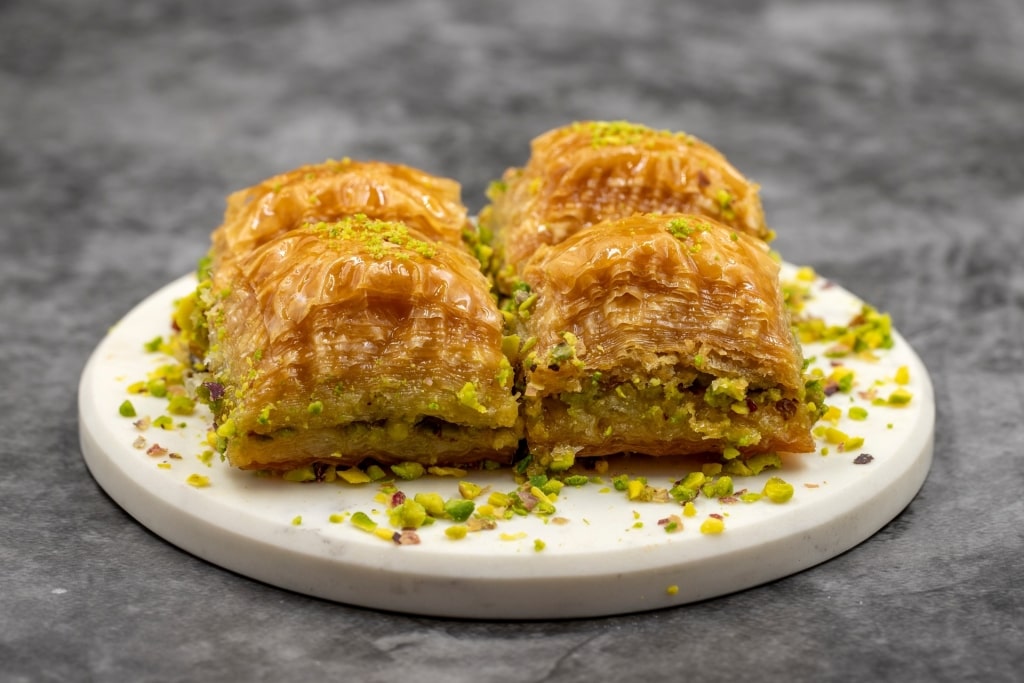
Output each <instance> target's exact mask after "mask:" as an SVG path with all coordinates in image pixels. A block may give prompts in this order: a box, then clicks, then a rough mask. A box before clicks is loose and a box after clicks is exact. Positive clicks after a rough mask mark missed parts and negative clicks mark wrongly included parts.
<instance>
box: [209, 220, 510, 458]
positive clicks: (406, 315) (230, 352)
mask: <svg viewBox="0 0 1024 683" xmlns="http://www.w3.org/2000/svg"><path fill="white" fill-rule="evenodd" d="M234 275H235V280H234V282H233V283H232V286H231V288H230V291H228V292H227V293H225V294H224V296H223V298H222V299H221V300H219V301H218V302H217V303H215V304H214V305H213V306H212V307H211V308H210V309H209V311H208V313H207V317H208V320H209V321H210V329H211V331H212V332H211V337H210V347H209V352H208V354H207V360H208V363H209V366H210V368H211V370H212V371H213V373H214V375H215V377H216V378H217V380H218V381H219V382H220V383H221V384H222V385H223V387H224V394H223V397H222V398H221V399H220V401H218V402H217V405H216V410H217V416H218V423H219V424H220V428H219V430H218V433H220V434H222V435H223V436H225V437H226V438H227V455H228V457H229V459H230V460H231V462H232V463H233V464H235V465H237V466H239V467H260V468H271V467H280V468H290V467H295V466H297V465H299V464H303V463H308V462H309V461H311V460H321V461H330V462H338V463H347V464H356V463H358V462H360V461H361V460H363V459H364V458H366V457H373V458H376V459H378V460H381V461H385V462H387V461H402V460H409V459H415V460H420V461H421V462H425V463H431V464H435V463H447V462H461V461H466V460H474V459H480V458H484V457H488V458H495V459H502V458H504V459H507V457H508V456H509V455H511V453H512V452H513V451H514V449H515V447H516V445H517V443H518V440H519V436H520V429H519V415H518V405H517V400H516V397H515V396H514V395H513V393H512V380H513V376H512V368H511V366H510V365H509V362H508V359H507V358H506V357H505V355H504V353H503V352H502V337H503V335H502V317H501V315H500V313H499V312H498V310H497V308H496V306H495V303H494V300H493V299H492V297H491V295H490V291H489V290H490V286H489V283H488V281H487V279H486V278H485V277H484V276H483V274H482V273H481V272H480V269H479V266H478V264H477V262H476V260H475V259H474V258H473V257H472V256H470V255H469V254H468V253H467V252H466V251H465V250H463V249H461V248H459V247H456V246H452V245H450V244H447V243H444V242H431V241H428V240H427V239H425V236H424V235H423V234H422V233H419V232H417V231H414V230H412V229H411V228H408V227H407V226H405V225H404V224H401V223H395V222H384V221H375V220H372V219H368V218H365V217H363V216H356V217H353V218H346V219H342V220H341V221H337V222H334V223H316V224H311V225H307V226H305V227H302V228H298V229H295V230H292V231H291V232H288V233H286V234H284V235H282V236H280V237H278V238H276V239H273V240H270V241H269V242H267V243H266V244H264V245H262V246H261V247H259V248H257V249H255V250H253V251H252V252H250V253H248V254H246V255H244V256H240V257H238V258H237V261H236V265H235V269H234Z"/></svg>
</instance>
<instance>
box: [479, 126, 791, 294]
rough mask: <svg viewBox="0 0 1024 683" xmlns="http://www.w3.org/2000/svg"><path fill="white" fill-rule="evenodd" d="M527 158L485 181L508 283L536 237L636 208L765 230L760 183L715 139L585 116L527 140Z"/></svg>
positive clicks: (554, 236)
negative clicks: (743, 171)
mask: <svg viewBox="0 0 1024 683" xmlns="http://www.w3.org/2000/svg"><path fill="white" fill-rule="evenodd" d="M530 149H531V154H530V158H529V161H528V162H527V164H526V166H525V167H523V168H511V169H509V170H508V171H506V172H505V174H504V176H503V177H502V179H501V180H500V181H498V182H496V183H493V184H492V185H491V188H490V189H489V196H490V199H491V204H490V206H488V207H486V208H485V209H484V211H483V212H482V213H481V223H482V225H483V227H485V228H487V229H488V230H490V231H492V232H493V233H494V246H495V248H496V252H497V255H498V260H499V264H498V266H499V267H500V266H504V267H505V268H504V270H503V271H502V272H501V273H500V277H499V284H500V285H501V287H502V288H503V289H504V290H505V291H508V289H509V286H510V285H511V283H513V282H514V280H515V275H516V272H518V270H520V269H521V268H522V267H523V266H525V265H526V263H527V261H528V260H529V259H530V258H531V257H532V256H533V254H534V252H536V251H537V249H538V248H539V247H540V246H541V245H545V244H547V245H550V244H558V243H559V242H561V241H562V240H564V239H566V238H567V237H570V236H571V235H574V234H575V233H577V232H578V231H580V230H581V229H583V228H586V227H588V226H590V225H593V224H594V223H597V222H600V221H603V220H609V219H614V218H625V217H628V216H631V215H633V214H635V213H654V212H657V213H691V214H700V215H703V216H707V217H710V218H714V219H716V220H717V221H719V222H721V223H724V224H726V225H728V226H729V227H731V228H732V229H733V230H735V231H736V232H741V233H745V234H748V235H752V236H754V237H758V238H760V239H765V240H767V239H769V238H770V237H771V231H770V230H769V229H768V227H767V226H766V225H765V222H764V212H763V210H762V208H761V200H760V198H759V196H758V186H757V185H756V184H754V183H751V182H749V181H748V180H747V179H746V178H744V177H743V176H742V175H740V173H739V172H738V171H737V170H736V169H735V168H733V167H732V166H731V165H730V164H729V162H728V161H726V159H725V157H724V156H722V154H721V153H719V152H718V151H717V150H716V149H715V148H713V147H711V146H710V145H707V144H705V143H703V142H701V141H700V140H697V139H696V138H694V137H693V136H691V135H687V134H685V133H672V132H669V131H659V130H653V129H651V128H647V127H646V126H641V125H637V124H632V123H627V122H601V121H590V122H581V123H574V124H571V125H569V126H565V127H563V128H556V129H554V130H552V131H549V132H547V133H544V134H543V135H541V136H539V137H537V138H536V139H534V140H533V142H532V144H531V148H530Z"/></svg>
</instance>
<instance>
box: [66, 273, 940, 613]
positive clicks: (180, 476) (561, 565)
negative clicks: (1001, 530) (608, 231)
mask: <svg viewBox="0 0 1024 683" xmlns="http://www.w3.org/2000/svg"><path fill="white" fill-rule="evenodd" d="M793 271H794V269H793V267H792V266H788V265H787V266H786V269H785V271H784V273H785V275H786V276H787V277H789V276H792V274H793ZM193 285H194V280H193V278H192V277H191V276H186V277H182V278H181V279H179V280H177V281H175V282H173V283H171V284H169V285H167V286H166V287H164V288H163V289H161V290H159V291H158V292H156V293H154V294H153V295H152V296H150V297H149V298H147V299H146V300H145V301H143V302H142V303H140V304H139V305H138V306H137V307H136V308H135V309H134V310H132V311H131V312H130V313H129V314H128V315H127V316H126V317H125V318H124V319H123V320H122V321H121V322H120V323H119V324H117V325H116V326H115V327H114V328H113V329H111V330H110V332H109V334H108V335H107V336H106V338H105V339H103V340H102V342H101V343H100V344H99V346H98V348H97V349H96V350H95V352H94V354H93V356H92V358H91V359H90V361H89V363H88V365H87V366H86V368H85V370H84V372H83V374H82V378H81V384H80V388H79V411H80V436H81V447H82V452H83V454H84V456H85V461H86V463H87V465H88V467H89V469H90V471H91V472H92V474H93V476H94V477H95V478H96V480H97V481H98V482H99V484H100V485H101V486H102V487H103V488H104V489H105V490H106V491H107V493H109V494H110V496H111V497H112V498H113V499H114V500H115V501H117V503H118V504H119V505H121V506H122V507H123V508H124V509H125V510H127V511H128V512H129V513H130V514H131V515H132V516H133V517H135V518H136V519H137V520H138V521H139V522H140V523H142V524H143V525H145V526H146V527H148V528H149V529H150V530H152V531H153V532H154V533H156V534H158V535H159V536H161V537H163V538H165V539H166V540H168V541H170V542H171V543H173V544H175V545H177V546H179V547H180V548H182V549H184V550H186V551H188V552H190V553H193V554H195V555H197V556H199V557H201V558H204V559H206V560H208V561H210V562H212V563H214V564H217V565H219V566H221V567H224V568H227V569H230V570H233V571H235V572H238V573H240V574H243V575H245V576H248V577H252V578H254V579H258V580H260V581H264V582H267V583H269V584H273V585H275V586H279V587H282V588H287V589H290V590H294V591H298V592H300V593H305V594H309V595H314V596H319V597H322V598H326V599H329V600H335V601H339V602H344V603H349V604H354V605H361V606H365V607H371V608H377V609H383V610H394V611H398V612H409V613H417V614H426V615H435V616H453V617H470V618H493V619H549V618H561V617H585V616H599V615H608V614H619V613H626V612H634V611H640V610H649V609H656V608H662V607H669V606H673V605H681V604H684V603H687V602H692V601H696V600H701V599H705V598H711V597H714V596H719V595H723V594H725V593H729V592H733V591H738V590H741V589H744V588H748V587H751V586H756V585H758V584H761V583H765V582H768V581H772V580H774V579H778V578H780V577H783V576H786V575H789V574H792V573H794V572H798V571H800V570H803V569H806V568H808V567H811V566H813V565H815V564H818V563H820V562H823V561H825V560H828V559H830V558H832V557H834V556H836V555H838V554H840V553H842V552H843V551H845V550H847V549H849V548H851V547H853V546H854V545H856V544H858V543H860V542H861V541H864V540H865V539H867V538H868V537H870V536H871V535H872V534H874V533H875V532H876V531H877V530H878V529H880V528H881V527H882V526H884V525H885V524H886V523H887V522H889V521H890V520H891V519H892V518H893V517H895V516H896V515H897V514H898V513H899V512H900V511H901V510H902V509H903V508H904V507H905V506H906V505H907V504H908V503H909V502H910V501H911V499H912V498H913V497H914V495H915V494H916V493H917V491H918V490H919V488H920V487H921V485H922V483H923V482H924V479H925V476H926V474H927V472H928V468H929V466H930V464H931V458H932V443H933V429H934V414H935V410H934V399H933V394H932V388H931V383H930V380H929V377H928V373H927V371H926V369H925V367H924V366H923V364H922V363H921V361H920V360H919V358H918V357H917V355H916V354H915V353H914V351H913V349H911V348H910V346H909V345H908V344H907V343H906V341H905V340H904V339H903V338H902V337H900V336H899V335H898V334H895V335H894V337H895V346H894V348H892V349H891V350H888V351H885V352H882V353H880V354H879V356H880V358H879V359H878V360H877V361H873V362H868V361H852V360H851V361H846V364H847V365H849V366H850V367H851V368H854V369H855V371H856V373H857V375H856V376H857V380H858V383H857V386H856V389H858V390H864V389H868V388H870V387H871V386H872V385H873V384H874V383H875V382H876V380H877V381H878V382H880V384H879V385H878V391H879V394H880V395H883V396H885V395H888V392H890V391H891V390H893V389H895V388H896V385H895V384H894V383H893V382H892V378H893V377H894V375H895V373H896V370H897V368H898V367H900V366H907V367H908V368H909V370H910V377H911V381H910V384H909V385H907V387H906V388H907V389H909V390H910V391H912V392H913V395H914V397H913V400H912V401H911V402H910V404H909V405H906V406H904V407H900V408H895V407H888V406H872V405H871V404H870V401H867V400H865V399H862V398H860V397H858V396H857V395H856V392H854V393H853V394H836V395H834V396H832V397H831V399H830V401H829V402H830V404H833V405H836V406H838V407H840V408H841V409H842V410H843V413H844V417H843V418H842V419H841V420H840V422H839V424H838V425H836V426H837V428H839V429H841V430H843V431H845V432H847V433H849V434H850V435H857V436H863V437H864V445H863V447H862V448H859V449H857V450H852V451H849V452H838V451H837V449H836V447H835V446H834V445H833V446H830V447H829V448H830V451H829V453H828V455H822V454H820V453H813V454H809V455H804V456H795V457H787V458H786V459H785V462H784V467H783V469H781V470H775V471H771V472H765V473H762V474H761V475H759V476H755V477H742V478H736V479H735V480H734V481H735V486H736V488H737V489H740V488H745V489H748V490H750V491H760V490H761V488H762V486H763V484H764V481H765V480H766V479H767V478H768V477H769V476H781V477H782V478H783V479H785V480H786V481H788V482H789V483H791V484H792V485H793V486H794V488H795V494H794V496H793V498H792V499H791V500H790V501H789V502H787V503H783V504H775V503H771V502H769V501H768V500H767V499H762V500H760V501H757V502H754V503H744V502H732V503H728V502H722V501H720V500H716V499H707V498H703V497H699V498H698V499H697V501H696V503H697V515H696V516H695V517H692V518H686V517H683V518H682V519H683V530H682V531H680V532H676V533H667V532H666V531H665V528H664V526H662V525H659V523H658V522H659V520H662V519H665V518H667V517H668V516H669V515H673V514H677V515H678V514H679V513H680V512H681V509H680V506H679V505H678V504H677V503H644V502H636V501H630V500H628V498H627V497H626V494H625V493H623V492H620V491H616V490H615V489H614V488H613V487H611V485H610V475H611V474H618V473H629V474H630V475H631V476H634V477H635V476H639V475H646V476H647V477H648V481H649V483H650V484H652V485H655V486H669V485H670V483H671V482H672V481H673V480H676V479H678V478H680V477H682V476H683V475H685V474H686V473H687V472H688V471H689V470H690V469H691V468H692V465H693V463H692V462H669V461H667V460H665V459H662V460H660V461H653V460H652V459H644V458H630V459H618V460H613V461H612V462H611V471H610V472H609V475H606V476H605V477H604V479H605V483H604V484H595V483H590V484H587V485H585V486H582V487H580V488H571V487H566V488H565V489H564V490H563V492H562V494H561V496H560V497H559V499H558V501H557V503H556V504H557V508H558V511H557V517H559V518H562V519H561V520H559V522H560V523H555V522H553V521H551V520H550V519H545V518H542V517H540V516H534V515H531V516H528V517H515V518H513V519H511V520H508V521H503V522H501V523H499V525H498V527H497V528H496V529H493V530H486V531H476V532H471V533H469V534H468V535H467V536H466V537H465V538H463V539H461V540H452V539H450V538H448V537H447V536H446V535H445V533H444V531H445V528H446V527H448V526H450V523H449V522H438V523H436V524H433V525H431V526H427V527H423V528H421V529H420V530H419V532H418V533H419V536H420V538H421V543H420V544H419V545H401V546H400V545H396V544H394V543H392V542H389V541H386V540H382V539H381V538H379V537H377V536H374V535H372V534H368V533H366V532H364V531H361V530H359V529H358V528H356V527H355V526H354V525H352V524H351V523H350V521H349V520H347V519H346V520H345V521H342V522H332V521H331V516H332V515H340V516H342V517H345V516H346V515H347V514H351V513H354V512H356V511H362V512H365V513H367V514H368V515H370V517H371V518H373V519H375V520H376V521H378V522H380V523H382V524H385V525H386V524H387V514H386V508H385V506H384V505H382V504H381V503H380V502H378V501H377V500H375V496H376V495H377V494H378V487H377V486H376V485H375V484H367V485H362V486H354V485H351V484H338V483H313V484H297V483H290V482H285V481H282V480H280V479H267V478H260V477H257V476H255V475H254V474H252V473H245V472H238V471H234V470H232V469H230V468H229V467H228V466H227V465H226V464H225V463H223V462H221V461H220V459H219V458H214V459H212V461H210V460H209V459H207V462H204V461H203V460H202V459H201V458H200V457H199V455H200V454H201V453H202V451H203V450H204V449H206V448H207V447H206V446H205V445H204V439H205V436H206V432H207V429H208V427H209V425H210V423H211V421H210V417H209V414H208V413H207V412H205V409H204V410H197V411H196V414H195V415H194V416H189V417H185V418H175V422H176V423H182V424H183V426H180V427H176V428H175V429H173V430H172V431H164V430H160V429H157V428H150V429H148V430H147V431H145V432H139V431H138V430H137V429H136V427H135V426H134V425H133V420H131V419H128V418H125V417H121V416H120V415H119V413H118V406H119V405H120V404H121V403H122V401H124V400H125V399H126V398H131V399H132V401H133V404H134V405H135V407H136V410H137V411H138V413H139V415H140V416H142V415H149V416H151V417H156V416H157V415H160V414H162V413H163V412H164V411H165V410H166V405H167V404H166V401H165V400H161V399H156V398H152V397H148V396H142V397H140V396H137V395H135V396H131V397H129V396H128V394H127V391H126V387H127V386H128V385H129V384H130V383H132V382H134V381H137V380H140V379H142V378H144V377H145V376H146V374H147V373H148V372H149V371H151V370H152V369H153V368H154V367H156V366H157V365H160V364H164V363H166V362H167V361H168V359H167V358H166V357H164V356H161V355H160V354H154V353H147V352H144V349H143V343H144V342H146V341H148V340H150V339H152V338H153V337H155V336H156V335H161V334H163V335H167V334H168V333H169V327H168V321H169V314H170V310H171V306H172V302H173V301H174V299H176V298H177V297H180V296H182V295H184V294H185V293H187V292H188V291H189V290H190V289H191V288H192V287H193ZM813 291H814V297H813V299H812V300H811V302H810V303H809V309H810V310H811V311H812V312H813V313H815V314H818V315H821V316H823V317H825V318H826V319H827V320H829V321H831V322H835V323H845V322H846V321H847V320H849V318H850V317H851V316H852V315H853V314H854V313H856V312H857V311H858V310H859V308H860V305H861V302H860V301H859V300H858V299H857V298H856V297H854V296H853V295H851V294H850V293H849V292H846V291H845V290H843V289H842V288H840V287H837V286H831V285H830V284H829V283H825V282H824V281H822V280H820V279H819V280H817V281H816V282H815V283H814V285H813ZM822 351H823V347H820V346H819V345H816V344H814V345H807V346H806V347H805V354H806V355H808V356H814V355H816V354H818V360H817V361H816V363H819V364H821V366H822V367H823V368H827V360H826V359H825V358H823V357H822V356H821V355H820V354H821V352H822ZM851 405H861V406H864V407H866V408H867V410H868V412H869V415H868V419H867V420H865V421H854V420H851V419H849V418H848V417H846V411H847V408H848V407H849V406H851ZM140 436H141V437H142V439H144V441H145V443H144V444H141V443H138V439H139V437H140ZM154 444H159V446H160V447H161V448H162V449H166V450H167V453H166V454H164V455H159V456H153V455H148V454H147V450H148V449H149V448H152V447H153V445H154ZM139 446H142V447H141V448H140V447H139ZM822 446H825V444H824V443H823V442H822V443H819V448H820V447H822ZM158 452H159V451H158ZM172 454H175V455H177V456H180V457H172ZM863 454H870V455H871V456H873V459H871V460H870V462H868V463H866V464H855V462H854V461H855V459H857V458H858V456H861V455H863ZM864 459H866V458H863V457H862V458H861V460H864ZM191 475H199V476H201V477H206V478H207V480H208V482H209V485H208V486H205V487H201V488H197V487H195V486H193V485H190V484H189V483H188V482H187V480H188V479H189V477H190V476H191ZM465 479H467V480H470V481H472V482H474V483H477V484H481V485H485V486H490V487H491V489H492V490H497V491H503V492H507V491H511V490H513V489H514V488H515V483H514V481H513V478H512V475H511V473H510V472H508V471H498V472H475V471H474V472H470V473H469V474H468V475H467V476H466V477H465ZM457 482H458V480H457V479H454V478H449V477H434V476H428V477H424V478H422V479H419V480H415V481H410V482H400V488H401V490H402V491H404V492H405V493H406V494H407V495H409V496H412V495H414V494H415V493H417V492H420V491H424V492H425V491H431V492H437V493H440V494H442V495H443V496H445V497H446V498H447V497H451V496H455V495H457ZM711 514H718V515H721V516H722V519H723V520H724V523H725V531H724V532H722V533H720V534H717V535H709V534H703V533H701V531H700V527H701V523H702V522H703V521H704V520H706V519H708V517H709V515H711ZM335 519H338V517H335ZM538 540H539V541H541V542H542V543H543V549H542V550H537V541H538Z"/></svg>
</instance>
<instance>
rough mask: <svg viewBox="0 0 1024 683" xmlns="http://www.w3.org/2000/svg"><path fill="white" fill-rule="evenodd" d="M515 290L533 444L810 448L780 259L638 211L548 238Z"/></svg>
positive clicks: (679, 219)
mask: <svg viewBox="0 0 1024 683" xmlns="http://www.w3.org/2000/svg"><path fill="white" fill-rule="evenodd" d="M522 280H523V281H522V282H521V283H520V285H519V288H518V290H517V291H516V292H515V293H514V295H513V302H514V310H516V311H517V321H518V323H517V324H518V326H519V330H518V333H519V336H520V339H521V342H522V343H521V349H522V350H523V351H522V352H521V354H520V355H521V357H520V358H519V359H518V363H519V365H520V367H521V372H522V381H523V382H524V397H523V401H524V408H525V419H526V429H527V433H526V434H527V439H528V441H529V444H530V448H531V450H532V451H533V452H534V453H538V454H540V455H541V457H543V456H544V454H545V453H548V454H554V455H555V456H556V457H557V456H559V455H560V454H561V455H564V454H565V452H566V451H569V452H572V453H573V454H575V455H583V456H586V455H604V454H611V453H618V452H637V453H646V454H651V455H682V454H688V453H698V452H718V453H722V454H723V455H724V456H725V457H726V458H733V457H738V456H741V455H742V456H747V455H751V454H755V453H765V452H773V451H791V452H807V451H810V450H812V449H813V448H814V441H813V439H812V436H811V432H810V428H811V426H812V424H813V423H814V421H815V420H816V419H817V417H818V414H819V411H820V406H821V405H822V399H823V397H822V396H821V395H820V389H818V388H817V385H816V384H813V383H812V384H811V385H809V387H810V388H805V383H804V378H803V376H802V369H803V359H802V357H801V351H800V348H799V346H798V344H797V342H796V341H795V339H794V337H793V334H792V332H791V330H790V324H789V317H788V315H787V312H786V310H785V308H784V305H783V294H782V292H781V289H780V284H779V265H778V264H777V262H776V261H775V260H774V259H773V258H772V257H771V256H770V255H769V251H768V247H767V245H766V244H765V242H764V241H762V240H760V239H758V238H757V237H753V236H751V235H750V234H748V233H746V232H742V231H739V230H736V229H735V228H733V227H728V226H725V225H722V224H721V223H718V222H717V221H714V220H710V219H707V218H703V217H700V216H694V215H684V214H669V215H651V214H646V215H635V216H632V217H629V218H624V219H619V220H612V221H607V222H603V223H599V224H597V225H595V226H593V227H591V228H589V229H587V230H583V231H580V232H578V233H576V234H575V235H573V236H572V237H569V238H568V239H566V240H564V241H562V242H560V243H559V244H556V245H554V246H542V247H540V249H539V250H538V251H537V253H536V254H535V256H534V258H533V259H531V260H530V261H529V264H528V265H527V266H526V267H525V269H524V270H523V272H522Z"/></svg>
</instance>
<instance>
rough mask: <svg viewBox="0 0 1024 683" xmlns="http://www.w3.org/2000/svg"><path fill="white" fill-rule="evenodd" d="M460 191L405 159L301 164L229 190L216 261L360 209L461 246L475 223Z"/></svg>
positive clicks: (217, 239) (215, 246)
mask: <svg viewBox="0 0 1024 683" xmlns="http://www.w3.org/2000/svg"><path fill="white" fill-rule="evenodd" d="M460 195H461V188H460V186H459V184H458V183H457V182H456V181H454V180H451V179H449V178H441V177H438V176H434V175H431V174H429V173H425V172H423V171H420V170H418V169H415V168H411V167H409V166H403V165H401V164H391V163H385V162H380V161H353V160H350V159H342V160H341V161H326V162H324V163H322V164H315V165H309V166H301V167H299V168H297V169H295V170H292V171H288V172H287V173H282V174H280V175H276V176H274V177H272V178H268V179H267V180H264V181H263V182H261V183H259V184H257V185H253V186H252V187H249V188H246V189H244V190H239V191H237V192H235V193H233V194H231V195H230V196H229V197H228V204H227V211H226V212H225V215H224V222H223V224H222V225H221V226H220V227H219V228H217V229H216V230H215V231H214V233H213V249H212V254H213V258H214V261H215V264H216V262H217V260H218V259H220V258H231V257H232V255H235V254H244V253H247V252H249V251H251V250H252V249H254V248H256V247H258V246H260V245H262V244H265V243H266V242H269V241H270V240H271V239H273V238H275V237H278V236H280V235H282V234H284V233H286V232H288V231H289V230H292V229H294V228H296V227H299V226H302V225H306V224H308V223H317V222H320V221H332V220H337V219H339V218H344V217H345V216H352V215H354V214H357V213H358V214H363V215H366V216H369V217H370V218H376V219H379V220H385V221H389V220H395V221H401V222H403V223H405V224H407V225H409V226H410V227H412V228H414V229H416V230H418V231H420V232H421V233H422V234H423V235H424V236H425V237H426V238H427V239H428V240H430V241H439V242H447V243H449V244H453V245H461V244H462V237H463V232H464V231H465V230H467V229H471V228H472V225H471V224H470V222H469V220H468V218H467V212H466V207H465V206H464V205H463V204H462V200H461V198H460Z"/></svg>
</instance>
